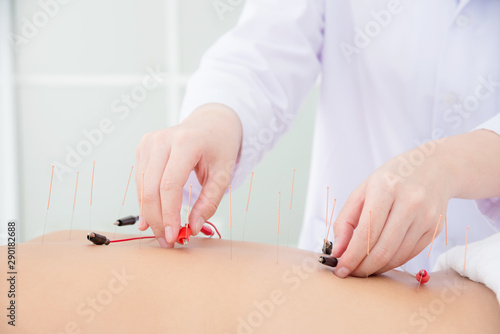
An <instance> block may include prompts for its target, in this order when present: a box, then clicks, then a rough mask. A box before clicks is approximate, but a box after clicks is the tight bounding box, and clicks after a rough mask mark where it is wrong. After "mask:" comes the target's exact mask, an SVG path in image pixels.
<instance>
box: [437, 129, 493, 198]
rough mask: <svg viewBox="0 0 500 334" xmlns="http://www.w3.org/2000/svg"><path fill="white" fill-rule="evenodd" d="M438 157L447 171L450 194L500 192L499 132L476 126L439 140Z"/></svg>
mask: <svg viewBox="0 0 500 334" xmlns="http://www.w3.org/2000/svg"><path fill="white" fill-rule="evenodd" d="M435 154H436V157H437V159H439V160H440V166H442V167H441V168H443V169H444V174H446V175H447V181H448V187H449V192H450V197H456V198H470V199H480V198H488V197H497V196H500V136H499V135H498V134H496V133H494V132H492V131H489V130H476V131H472V132H467V133H464V134H461V135H457V136H453V137H449V138H446V139H445V140H443V141H442V142H440V143H438V144H437V147H436V153H435Z"/></svg>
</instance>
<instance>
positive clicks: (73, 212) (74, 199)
mask: <svg viewBox="0 0 500 334" xmlns="http://www.w3.org/2000/svg"><path fill="white" fill-rule="evenodd" d="M79 174H80V172H79V171H76V183H75V195H74V196H73V210H72V211H71V222H70V224H69V240H71V230H72V229H73V216H74V215H75V203H76V190H77V189H78V175H79Z"/></svg>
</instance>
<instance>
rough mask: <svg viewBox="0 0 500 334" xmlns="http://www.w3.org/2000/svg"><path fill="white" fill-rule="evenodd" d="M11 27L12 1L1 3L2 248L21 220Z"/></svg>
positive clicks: (0, 201)
mask: <svg viewBox="0 0 500 334" xmlns="http://www.w3.org/2000/svg"><path fill="white" fill-rule="evenodd" d="M12 26H13V25H12V6H11V1H10V0H0V156H1V162H0V245H3V244H5V243H6V242H7V223H8V221H9V220H12V219H15V220H18V219H19V184H18V172H17V171H18V169H17V166H18V165H17V157H18V155H17V152H18V151H17V120H16V110H15V77H14V52H13V49H12V48H11V47H10V46H9V42H8V37H9V36H10V35H11V34H12ZM16 230H17V231H19V230H20V229H19V228H17V229H16Z"/></svg>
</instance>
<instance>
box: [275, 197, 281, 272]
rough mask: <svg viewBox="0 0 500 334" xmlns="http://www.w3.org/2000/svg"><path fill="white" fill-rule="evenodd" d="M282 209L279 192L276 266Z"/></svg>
mask: <svg viewBox="0 0 500 334" xmlns="http://www.w3.org/2000/svg"><path fill="white" fill-rule="evenodd" d="M280 208H281V192H278V233H277V236H276V264H278V254H279V249H280V248H279V243H280V211H281V210H280Z"/></svg>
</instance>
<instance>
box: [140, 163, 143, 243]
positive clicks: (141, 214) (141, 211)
mask: <svg viewBox="0 0 500 334" xmlns="http://www.w3.org/2000/svg"><path fill="white" fill-rule="evenodd" d="M141 176H142V180H141V210H140V217H141V219H144V218H143V217H144V216H143V214H144V212H143V208H144V172H142V175H141ZM141 243H142V230H140V229H139V248H141Z"/></svg>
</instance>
